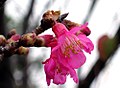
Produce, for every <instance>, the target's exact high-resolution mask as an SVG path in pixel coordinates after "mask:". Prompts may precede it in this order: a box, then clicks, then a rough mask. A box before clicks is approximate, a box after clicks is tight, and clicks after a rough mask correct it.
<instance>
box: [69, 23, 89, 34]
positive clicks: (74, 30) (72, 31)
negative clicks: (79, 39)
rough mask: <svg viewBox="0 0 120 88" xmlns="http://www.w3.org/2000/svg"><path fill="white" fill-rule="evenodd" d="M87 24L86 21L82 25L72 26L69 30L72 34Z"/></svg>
mask: <svg viewBox="0 0 120 88" xmlns="http://www.w3.org/2000/svg"><path fill="white" fill-rule="evenodd" d="M87 25H88V23H85V24H83V25H81V26H76V27H73V28H72V29H71V30H70V31H69V32H70V33H72V34H75V33H77V32H78V31H80V30H81V29H83V28H86V27H87Z"/></svg>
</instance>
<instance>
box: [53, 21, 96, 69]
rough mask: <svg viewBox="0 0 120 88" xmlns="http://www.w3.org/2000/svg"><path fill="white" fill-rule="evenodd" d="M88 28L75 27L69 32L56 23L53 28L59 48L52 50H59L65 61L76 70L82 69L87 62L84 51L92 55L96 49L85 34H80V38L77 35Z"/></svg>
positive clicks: (83, 26)
mask: <svg viewBox="0 0 120 88" xmlns="http://www.w3.org/2000/svg"><path fill="white" fill-rule="evenodd" d="M86 26H87V25H86V24H85V25H82V26H80V27H75V28H72V29H71V30H70V31H68V29H67V28H66V27H65V26H64V25H63V24H62V23H56V24H55V25H54V26H53V27H52V30H53V32H54V33H55V35H56V37H57V38H58V40H57V41H58V42H57V46H56V47H54V48H53V49H52V52H54V51H56V50H57V49H59V50H60V52H59V53H61V55H64V56H65V60H67V61H68V62H69V64H70V66H71V67H72V68H75V69H76V68H79V67H81V66H82V65H83V64H84V63H85V61H86V57H85V55H84V53H83V51H82V50H85V51H86V52H88V53H91V51H92V50H93V48H94V46H93V43H92V42H91V40H90V39H88V38H87V37H86V35H85V34H83V33H79V35H78V36H77V35H76V33H77V32H78V31H80V30H81V29H83V28H85V27H86ZM59 53H58V54H59ZM61 59H62V58H61Z"/></svg>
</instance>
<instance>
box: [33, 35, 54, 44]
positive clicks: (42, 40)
mask: <svg viewBox="0 0 120 88" xmlns="http://www.w3.org/2000/svg"><path fill="white" fill-rule="evenodd" d="M53 38H54V37H53V35H38V36H37V38H36V42H35V46H47V45H48V44H49V43H50V42H51V41H52V39H53Z"/></svg>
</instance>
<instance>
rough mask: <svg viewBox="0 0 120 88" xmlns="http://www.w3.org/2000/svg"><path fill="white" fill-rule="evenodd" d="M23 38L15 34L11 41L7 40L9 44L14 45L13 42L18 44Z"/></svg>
mask: <svg viewBox="0 0 120 88" xmlns="http://www.w3.org/2000/svg"><path fill="white" fill-rule="evenodd" d="M20 38H21V36H20V35H19V34H14V35H12V36H11V38H10V39H8V40H7V43H9V44H10V43H13V42H18V41H19V39H20Z"/></svg>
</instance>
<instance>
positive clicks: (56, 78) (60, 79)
mask: <svg viewBox="0 0 120 88" xmlns="http://www.w3.org/2000/svg"><path fill="white" fill-rule="evenodd" d="M65 82H66V75H61V74H60V73H57V72H56V73H55V76H54V79H53V83H55V84H57V85H58V84H64V83H65Z"/></svg>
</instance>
